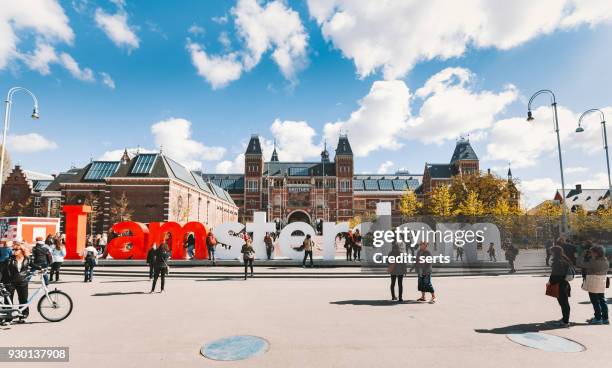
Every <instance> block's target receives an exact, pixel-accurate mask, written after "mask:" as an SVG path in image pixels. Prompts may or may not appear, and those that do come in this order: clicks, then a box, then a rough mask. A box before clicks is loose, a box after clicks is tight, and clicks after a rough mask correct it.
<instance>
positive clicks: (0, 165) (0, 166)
mask: <svg viewBox="0 0 612 368" xmlns="http://www.w3.org/2000/svg"><path fill="white" fill-rule="evenodd" d="M19 91H23V92H26V93H27V94H29V95H30V96H31V97H32V99H33V100H34V110H32V119H38V118H39V117H40V116H39V115H38V99H37V98H36V96H34V94H33V93H32V92H30V90H28V89H27V88H23V87H13V88H11V89H9V91H8V93H7V94H6V101H4V131H3V133H2V148H0V151H1V153H0V176H1V177H0V203H2V202H1V199H2V184H3V182H4V174H3V173H4V152H5V151H6V149H5V147H6V134H7V132H8V129H9V122H10V119H11V104H12V103H13V95H14V94H15V93H16V92H19Z"/></svg>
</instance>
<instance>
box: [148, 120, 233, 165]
mask: <svg viewBox="0 0 612 368" xmlns="http://www.w3.org/2000/svg"><path fill="white" fill-rule="evenodd" d="M151 133H152V134H153V138H154V140H155V144H156V145H157V146H161V147H163V152H164V153H165V154H166V155H168V156H169V157H171V158H172V159H174V160H176V161H178V162H180V163H181V164H183V165H185V166H186V167H187V168H189V169H192V170H195V169H201V168H202V161H203V160H205V161H216V160H219V159H221V158H222V157H223V155H224V154H225V148H223V147H212V146H206V145H204V144H203V143H201V142H198V141H195V140H194V139H192V138H191V122H190V121H189V120H185V119H179V118H170V119H167V120H163V121H160V122H157V123H155V124H153V125H152V126H151Z"/></svg>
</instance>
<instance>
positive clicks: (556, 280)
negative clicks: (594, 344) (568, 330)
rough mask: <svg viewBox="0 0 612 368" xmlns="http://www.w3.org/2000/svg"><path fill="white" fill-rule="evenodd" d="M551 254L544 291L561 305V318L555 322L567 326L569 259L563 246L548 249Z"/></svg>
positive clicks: (568, 314)
mask: <svg viewBox="0 0 612 368" xmlns="http://www.w3.org/2000/svg"><path fill="white" fill-rule="evenodd" d="M550 251H551V254H552V271H551V273H550V278H549V279H548V284H546V293H547V295H549V296H553V297H556V298H557V302H558V303H559V306H560V307H561V314H562V316H563V318H562V319H561V320H560V321H557V322H556V324H557V325H558V326H559V327H569V326H570V324H569V318H570V304H569V297H570V295H571V291H572V288H571V286H570V284H569V282H568V280H567V278H568V275H569V274H571V271H570V270H571V268H570V267H571V266H570V264H571V261H570V260H569V259H568V258H567V256H566V255H565V252H564V251H563V248H561V247H559V246H554V247H552V248H551V249H550Z"/></svg>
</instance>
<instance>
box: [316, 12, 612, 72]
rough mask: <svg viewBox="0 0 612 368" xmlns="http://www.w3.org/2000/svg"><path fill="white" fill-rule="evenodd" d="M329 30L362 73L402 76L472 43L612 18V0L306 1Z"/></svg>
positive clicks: (501, 41) (500, 42)
mask: <svg viewBox="0 0 612 368" xmlns="http://www.w3.org/2000/svg"><path fill="white" fill-rule="evenodd" d="M308 8H309V11H310V14H311V16H312V17H314V18H315V20H316V21H317V23H318V24H319V26H320V27H321V30H322V33H323V36H324V37H325V39H326V40H328V41H330V42H331V43H332V44H333V45H334V46H335V47H336V48H338V49H340V50H341V52H342V53H343V55H344V56H345V57H347V58H350V59H352V60H353V61H354V63H355V66H356V69H357V72H358V74H359V75H360V76H362V77H365V76H368V75H370V74H372V73H374V72H376V71H377V70H382V72H383V74H384V77H385V79H396V78H399V77H402V76H404V75H405V74H406V73H407V72H409V71H410V70H411V69H412V67H413V66H414V65H415V64H416V63H418V62H420V61H427V60H433V59H448V58H451V57H458V56H461V55H463V54H464V53H465V51H466V49H467V48H468V47H475V48H489V47H495V48H498V49H502V50H505V49H510V48H513V47H516V46H518V45H521V44H523V43H525V42H527V41H529V40H532V39H534V38H536V37H538V36H540V35H543V34H549V33H552V32H554V31H556V30H559V29H568V28H571V27H575V26H578V25H581V24H588V25H591V26H594V25H596V24H599V23H601V22H608V21H610V19H612V2H610V1H608V0H597V1H579V0H546V1H544V0H542V1H532V0H515V1H506V2H500V1H497V0H465V1H447V0H430V1H427V2H423V1H418V0H390V1H354V0H308Z"/></svg>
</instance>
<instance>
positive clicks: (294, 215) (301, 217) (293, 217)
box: [287, 210, 311, 224]
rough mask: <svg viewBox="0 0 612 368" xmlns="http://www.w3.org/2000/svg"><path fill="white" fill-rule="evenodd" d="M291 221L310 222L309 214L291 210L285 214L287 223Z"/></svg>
mask: <svg viewBox="0 0 612 368" xmlns="http://www.w3.org/2000/svg"><path fill="white" fill-rule="evenodd" d="M292 222H305V223H307V224H310V223H311V221H310V216H309V215H308V214H307V213H306V212H304V211H301V210H296V211H293V212H291V213H290V214H289V216H287V223H288V224H290V223H292Z"/></svg>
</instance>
